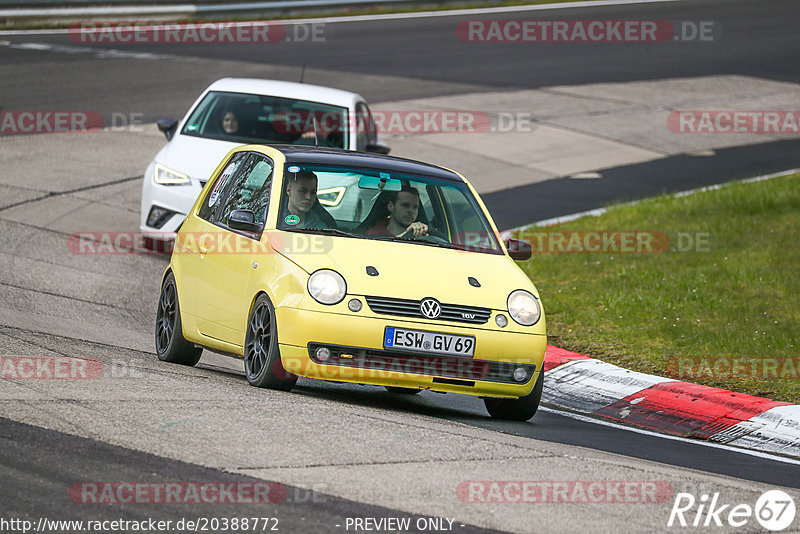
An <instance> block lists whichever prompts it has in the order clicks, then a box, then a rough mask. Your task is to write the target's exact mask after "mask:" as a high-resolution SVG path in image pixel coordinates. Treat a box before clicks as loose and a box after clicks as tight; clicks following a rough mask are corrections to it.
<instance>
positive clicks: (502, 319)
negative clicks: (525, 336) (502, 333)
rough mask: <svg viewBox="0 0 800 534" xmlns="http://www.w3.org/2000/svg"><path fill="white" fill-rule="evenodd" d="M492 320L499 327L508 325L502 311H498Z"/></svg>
mask: <svg viewBox="0 0 800 534" xmlns="http://www.w3.org/2000/svg"><path fill="white" fill-rule="evenodd" d="M494 322H495V323H497V326H499V327H500V328H505V327H506V326H507V325H508V319H506V316H505V315H503V314H502V313H499V314H497V315H496V316H495V318H494Z"/></svg>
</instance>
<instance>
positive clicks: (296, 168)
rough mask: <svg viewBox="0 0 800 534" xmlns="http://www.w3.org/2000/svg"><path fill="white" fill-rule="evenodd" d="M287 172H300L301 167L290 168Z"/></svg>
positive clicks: (293, 166)
mask: <svg viewBox="0 0 800 534" xmlns="http://www.w3.org/2000/svg"><path fill="white" fill-rule="evenodd" d="M286 170H287V171H289V172H300V167H298V166H297V165H292V166H291V167H289V168H288V169H286Z"/></svg>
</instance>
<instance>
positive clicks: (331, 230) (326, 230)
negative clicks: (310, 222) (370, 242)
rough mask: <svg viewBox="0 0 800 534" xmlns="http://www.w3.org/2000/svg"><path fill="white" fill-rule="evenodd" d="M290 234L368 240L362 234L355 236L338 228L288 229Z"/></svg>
mask: <svg viewBox="0 0 800 534" xmlns="http://www.w3.org/2000/svg"><path fill="white" fill-rule="evenodd" d="M287 230H288V231H289V232H302V233H304V234H318V233H319V234H331V235H339V236H342V237H356V238H358V239H367V237H366V236H363V235H361V234H355V233H352V232H346V231H344V230H339V229H338V228H292V229H287Z"/></svg>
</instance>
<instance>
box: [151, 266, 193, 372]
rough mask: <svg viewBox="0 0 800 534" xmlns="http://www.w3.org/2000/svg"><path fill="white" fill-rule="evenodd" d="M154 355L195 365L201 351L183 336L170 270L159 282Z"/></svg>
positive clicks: (176, 292)
mask: <svg viewBox="0 0 800 534" xmlns="http://www.w3.org/2000/svg"><path fill="white" fill-rule="evenodd" d="M155 334H156V339H155V341H156V355H157V356H158V359H159V360H161V361H163V362H170V363H179V364H182V365H195V364H196V363H197V362H198V361H199V360H200V356H201V355H202V353H203V349H202V348H200V347H196V346H195V345H194V344H193V343H190V342H189V341H187V340H186V338H184V337H183V324H182V322H181V309H180V306H179V304H178V286H177V285H176V284H175V276H174V275H173V274H172V273H171V272H170V273H168V274H167V276H166V277H165V278H164V283H163V284H161V294H160V296H159V297H158V311H157V312H156V331H155Z"/></svg>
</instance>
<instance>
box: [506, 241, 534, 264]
mask: <svg viewBox="0 0 800 534" xmlns="http://www.w3.org/2000/svg"><path fill="white" fill-rule="evenodd" d="M505 243H506V249H508V254H509V256H511V259H512V260H517V261H523V260H528V259H530V257H531V256H532V255H533V247H531V244H530V243H528V242H527V241H523V240H521V239H514V238H513V237H509V238H508V239H506V241H505Z"/></svg>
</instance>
